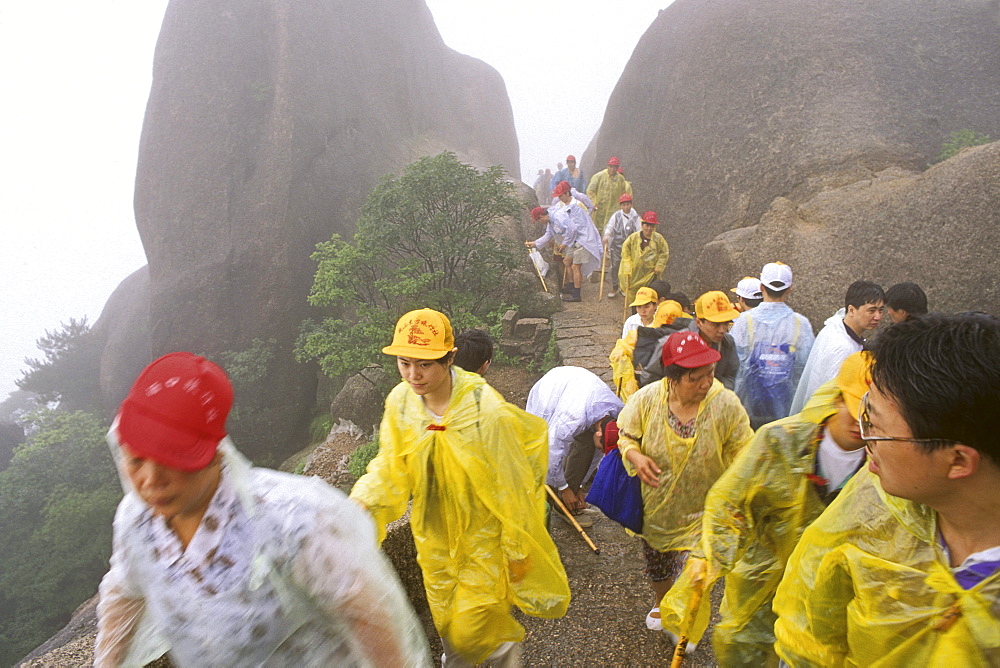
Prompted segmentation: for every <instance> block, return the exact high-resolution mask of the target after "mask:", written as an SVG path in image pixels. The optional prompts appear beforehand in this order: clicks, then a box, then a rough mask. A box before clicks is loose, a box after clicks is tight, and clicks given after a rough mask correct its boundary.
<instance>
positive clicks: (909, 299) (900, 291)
mask: <svg viewBox="0 0 1000 668" xmlns="http://www.w3.org/2000/svg"><path fill="white" fill-rule="evenodd" d="M885 312H886V315H888V316H889V320H890V321H891V322H892V323H893V324H896V323H897V322H903V321H905V320H909V319H911V318H916V317H919V316H922V315H927V295H925V294H924V291H923V290H922V289H921V288H920V286H919V285H917V284H916V283H911V282H909V281H906V282H905V283H896V284H895V285H893V286H892V287H891V288H889V289H888V290H886V291H885Z"/></svg>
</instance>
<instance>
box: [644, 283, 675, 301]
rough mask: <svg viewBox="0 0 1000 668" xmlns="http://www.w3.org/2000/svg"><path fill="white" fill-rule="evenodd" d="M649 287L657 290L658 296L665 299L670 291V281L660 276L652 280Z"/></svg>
mask: <svg viewBox="0 0 1000 668" xmlns="http://www.w3.org/2000/svg"><path fill="white" fill-rule="evenodd" d="M649 287H651V288H653V290H655V291H656V296H657V297H659V298H660V299H664V298H665V297H666V296H667V295H668V294H669V293H670V283H668V282H666V281H664V280H663V279H660V278H658V279H656V280H655V281H652V282H651V283H650V284H649Z"/></svg>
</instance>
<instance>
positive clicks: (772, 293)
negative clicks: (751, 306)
mask: <svg viewBox="0 0 1000 668" xmlns="http://www.w3.org/2000/svg"><path fill="white" fill-rule="evenodd" d="M790 287H792V286H790V285H789V286H788V288H790ZM788 288H782V289H780V290H772V289H771V288H769V287H767V286H766V285H764V284H763V283H761V284H760V289H761V290H763V291H764V292H765V293H767V296H768V297H770V298H771V299H781V295H783V294H785V293H786V292H788ZM758 301H760V300H758Z"/></svg>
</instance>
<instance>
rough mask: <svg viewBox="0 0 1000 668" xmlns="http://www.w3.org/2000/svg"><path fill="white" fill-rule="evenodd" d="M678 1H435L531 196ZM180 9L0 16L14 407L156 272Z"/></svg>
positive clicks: (38, 8)
mask: <svg viewBox="0 0 1000 668" xmlns="http://www.w3.org/2000/svg"><path fill="white" fill-rule="evenodd" d="M668 4H670V0H628V1H627V2H617V3H609V2H606V1H592V0H576V1H574V2H570V3H565V2H555V1H554V0H506V1H505V2H502V3H494V2H490V3H487V2H484V1H481V0H428V5H429V7H430V8H431V11H432V12H433V14H434V18H435V21H436V22H437V25H438V29H439V30H440V31H441V34H442V36H443V38H444V40H445V42H446V43H447V44H448V45H449V46H451V47H452V48H454V49H455V50H457V51H459V52H461V53H466V54H469V55H472V56H475V57H477V58H480V59H481V60H484V61H486V62H487V63H489V64H490V65H492V66H493V67H495V68H496V69H497V70H498V71H499V72H500V74H501V75H502V76H503V78H504V81H505V82H506V85H507V93H508V95H509V96H510V99H511V104H512V106H513V110H514V122H515V125H516V127H517V134H518V140H519V142H520V149H521V175H522V178H523V179H524V180H525V181H527V182H529V183H532V182H533V181H534V177H535V174H536V172H537V170H538V169H539V168H544V167H552V168H554V167H555V163H556V162H557V161H561V160H563V159H564V158H565V156H566V154H567V153H575V154H576V155H577V156H579V155H580V154H581V153H582V152H583V151H584V149H585V148H586V147H587V145H588V144H589V143H590V140H591V138H592V137H593V135H594V133H595V132H596V131H597V129H598V127H599V126H600V124H601V120H602V118H603V116H604V108H605V106H606V104H607V100H608V97H609V95H610V94H611V91H612V90H613V89H614V86H615V84H616V83H617V81H618V77H619V76H620V74H621V71H622V69H623V68H624V66H625V63H626V62H627V61H628V59H629V57H630V56H631V54H632V50H633V48H634V47H635V44H636V42H637V41H638V40H639V37H641V36H642V34H643V32H645V30H646V28H647V27H648V26H649V24H650V23H651V22H652V21H653V19H654V18H655V17H656V14H657V12H658V11H659V10H660V9H662V8H663V7H665V6H666V5H668ZM166 5H167V2H166V0H86V1H85V2H69V1H68V0H56V1H53V0H33V1H32V2H13V1H12V2H5V3H3V5H0V62H3V63H4V71H3V89H4V105H2V107H0V138H2V139H0V146H2V151H3V163H2V167H0V170H2V175H0V224H2V226H3V240H4V243H3V244H2V245H0V281H2V288H0V290H2V294H3V297H2V301H0V307H2V308H3V316H2V318H0V398H2V397H5V396H6V394H7V393H8V392H10V391H12V390H14V389H15V385H14V380H15V379H16V378H18V377H20V375H21V369H22V367H23V364H22V360H23V358H24V357H26V356H31V357H35V356H39V355H40V352H39V351H38V350H37V349H36V348H35V343H34V342H35V340H36V339H37V338H38V337H39V336H41V335H42V334H43V333H44V330H46V329H50V330H52V329H59V326H60V322H65V321H68V320H69V319H70V318H71V317H74V318H80V317H83V316H87V317H88V319H89V321H90V322H91V323H93V322H94V321H96V320H97V317H98V316H99V315H100V312H101V309H102V307H103V306H104V302H105V301H106V300H107V298H108V296H109V295H110V294H111V292H112V291H113V290H114V289H115V287H117V285H118V284H119V283H120V282H121V281H122V279H124V278H125V277H126V276H128V275H129V274H130V273H132V272H133V271H134V270H136V269H138V268H139V267H141V266H142V265H143V264H145V262H146V258H145V255H144V253H143V250H142V245H141V244H140V242H139V235H138V232H137V231H136V229H135V219H134V217H133V213H132V190H133V181H134V177H135V163H136V155H137V150H138V144H139V132H140V130H141V128H142V117H143V113H144V110H145V105H146V98H147V96H148V94H149V86H150V82H151V76H150V74H151V69H152V61H153V50H154V47H155V45H156V37H157V34H158V33H159V28H160V22H161V20H162V18H163V12H164V10H165V8H166ZM557 35H558V37H557ZM566 35H569V36H571V37H568V38H567V37H565V36H566ZM559 72H565V73H566V74H567V75H569V79H568V80H562V79H559V78H557V77H556V76H555V74H556V73H559ZM568 81H572V82H575V83H577V84H578V85H580V86H582V89H581V94H580V95H579V99H580V101H581V105H580V107H579V108H577V109H574V110H573V112H572V113H567V112H566V110H565V109H564V108H562V107H561V106H560V101H559V100H558V96H557V95H555V94H554V95H552V96H546V95H543V94H542V93H543V92H544V91H545V90H546V89H551V90H553V91H556V90H560V91H561V90H565V89H566V87H567V86H568V85H569V83H568ZM625 167H626V169H627V165H625ZM588 176H589V175H588Z"/></svg>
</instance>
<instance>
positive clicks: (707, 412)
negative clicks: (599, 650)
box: [618, 332, 753, 630]
mask: <svg viewBox="0 0 1000 668" xmlns="http://www.w3.org/2000/svg"><path fill="white" fill-rule="evenodd" d="M720 357H721V355H720V354H719V351H717V350H714V349H713V348H709V347H708V346H707V345H705V342H704V341H702V340H701V337H700V336H698V335H697V334H696V333H694V332H675V333H674V334H671V335H670V336H669V337H668V338H667V341H666V345H664V346H663V353H662V363H663V365H664V369H665V377H664V379H663V380H662V381H658V382H655V383H653V384H651V385H647V386H645V387H643V388H641V389H640V390H639V391H638V392H636V393H635V394H633V395H632V396H631V397H630V398H629V400H628V403H627V404H626V405H625V407H624V408H623V409H622V412H621V414H620V415H619V416H618V450H619V452H620V453H621V456H622V460H623V463H624V464H625V469H626V470H627V471H628V473H629V475H638V476H639V479H640V480H641V481H642V483H643V484H642V505H643V529H642V533H641V534H640V535H639V537H640V538H641V539H642V540H643V552H644V554H645V557H646V575H647V576H648V577H649V579H650V586H651V587H652V590H653V598H654V603H653V608H652V610H650V611H649V614H648V615H647V616H646V626H647V627H648V628H650V629H654V630H657V629H659V628H661V627H660V613H659V606H660V599H662V598H663V595H664V594H666V593H667V590H668V589H670V586H671V585H672V584H673V582H674V580H675V579H676V578H677V576H678V575H679V574H680V572H681V569H682V567H683V565H684V559H685V558H686V555H687V553H688V551H689V550H691V549H693V548H694V547H695V546H696V545H697V544H698V540H699V537H700V534H701V516H702V513H703V509H704V506H705V494H707V493H708V490H709V488H710V487H711V486H712V484H713V483H714V482H715V481H716V480H717V479H718V477H719V476H720V475H721V474H722V472H723V471H725V470H726V467H728V466H729V464H730V463H731V462H732V461H733V459H734V458H735V457H736V455H737V454H738V452H739V451H740V449H742V448H743V446H744V445H745V444H746V443H747V441H749V440H750V437H751V436H753V432H752V431H751V430H750V421H749V419H748V418H747V414H746V411H744V410H743V406H741V405H740V402H739V399H737V398H736V395H735V394H733V393H732V391H730V390H727V389H725V388H724V387H723V386H722V384H721V383H720V382H718V381H717V380H716V379H715V376H714V372H715V368H714V367H715V364H716V362H718V361H719V359H720Z"/></svg>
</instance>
